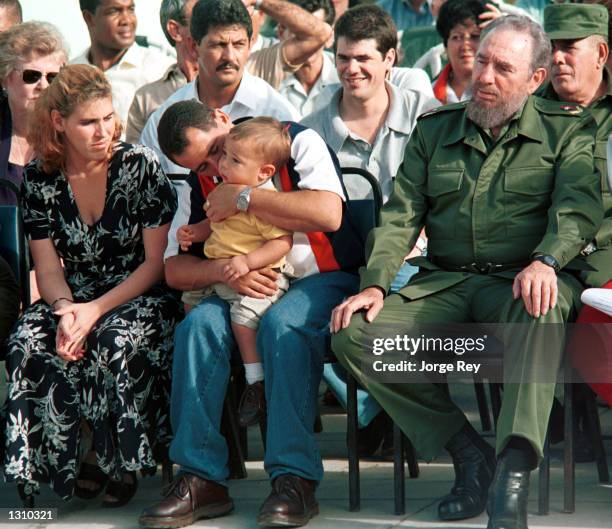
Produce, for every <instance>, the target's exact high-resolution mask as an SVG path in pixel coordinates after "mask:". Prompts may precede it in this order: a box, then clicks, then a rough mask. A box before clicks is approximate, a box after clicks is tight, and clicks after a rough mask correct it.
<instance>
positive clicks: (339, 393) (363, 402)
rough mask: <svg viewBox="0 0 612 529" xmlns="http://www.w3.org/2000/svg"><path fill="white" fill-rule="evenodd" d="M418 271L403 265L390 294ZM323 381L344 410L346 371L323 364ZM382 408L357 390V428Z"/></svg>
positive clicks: (369, 396)
mask: <svg viewBox="0 0 612 529" xmlns="http://www.w3.org/2000/svg"><path fill="white" fill-rule="evenodd" d="M418 271H419V269H418V267H416V266H412V265H410V264H408V263H404V264H403V265H402V267H401V268H400V269H399V272H398V273H397V275H396V276H395V279H393V283H391V292H397V291H398V290H400V289H401V288H402V287H403V286H405V285H406V283H408V281H409V279H410V278H411V277H412V276H413V275H414V274H416V273H417V272H418ZM323 380H325V383H326V384H327V386H328V387H329V389H331V390H332V392H333V393H334V395H336V398H337V399H338V400H339V401H340V404H342V406H343V408H344V409H346V399H347V395H346V371H345V369H344V368H343V367H342V366H341V365H340V364H325V368H324V369H323ZM381 410H382V408H381V407H380V405H379V404H378V402H376V401H375V400H374V397H372V395H370V394H369V393H368V392H367V391H365V390H363V389H361V388H358V389H357V421H358V423H359V428H365V427H366V426H367V425H368V424H370V421H371V420H372V419H373V418H374V417H376V416H377V415H378V414H379V413H380V411H381Z"/></svg>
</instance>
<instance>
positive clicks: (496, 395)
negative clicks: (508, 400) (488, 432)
mask: <svg viewBox="0 0 612 529" xmlns="http://www.w3.org/2000/svg"><path fill="white" fill-rule="evenodd" d="M501 388H502V385H501V384H499V383H494V382H490V383H489V394H490V396H491V409H492V411H493V424H494V426H495V430H497V419H498V418H499V412H500V410H501Z"/></svg>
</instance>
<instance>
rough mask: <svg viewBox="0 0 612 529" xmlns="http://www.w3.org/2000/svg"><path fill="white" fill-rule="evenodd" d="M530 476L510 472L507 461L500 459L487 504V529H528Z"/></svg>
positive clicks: (518, 472) (527, 472) (524, 472)
mask: <svg viewBox="0 0 612 529" xmlns="http://www.w3.org/2000/svg"><path fill="white" fill-rule="evenodd" d="M529 474H530V471H529V470H524V471H517V470H509V469H508V467H507V464H506V460H505V459H504V458H503V457H502V458H500V459H499V461H498V462H497V468H496V469H495V477H494V478H493V483H492V484H491V490H490V491H489V500H488V502H487V513H488V514H489V523H488V524H487V529H527V500H528V499H529Z"/></svg>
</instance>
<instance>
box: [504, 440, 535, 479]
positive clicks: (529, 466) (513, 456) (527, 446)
mask: <svg viewBox="0 0 612 529" xmlns="http://www.w3.org/2000/svg"><path fill="white" fill-rule="evenodd" d="M501 457H503V458H504V459H506V461H507V462H508V463H507V464H508V469H509V470H514V471H517V472H525V471H526V470H533V469H535V468H536V467H537V466H538V456H537V455H536V453H535V450H534V449H533V447H532V446H531V443H530V442H529V441H527V439H523V438H522V437H512V438H510V441H508V444H507V445H506V448H504V450H503V452H502V454H501Z"/></svg>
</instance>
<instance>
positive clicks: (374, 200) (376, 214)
mask: <svg viewBox="0 0 612 529" xmlns="http://www.w3.org/2000/svg"><path fill="white" fill-rule="evenodd" d="M349 180H350V182H349ZM342 183H343V185H344V187H345V190H346V192H347V197H348V200H347V211H348V215H349V220H350V222H351V223H352V225H353V227H354V229H355V230H356V231H357V233H359V234H360V237H361V240H362V242H363V244H364V245H365V241H366V239H367V237H368V233H370V230H372V228H374V227H375V226H377V225H378V221H379V218H380V209H381V208H382V202H383V198H382V191H381V189H380V184H379V183H378V180H376V178H375V177H374V176H373V175H372V173H370V172H368V171H366V170H365V169H360V168H359V167H342ZM351 184H353V185H351ZM354 184H357V185H354ZM365 189H367V192H364V191H365ZM351 190H357V192H355V193H354V194H352V193H351Z"/></svg>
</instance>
